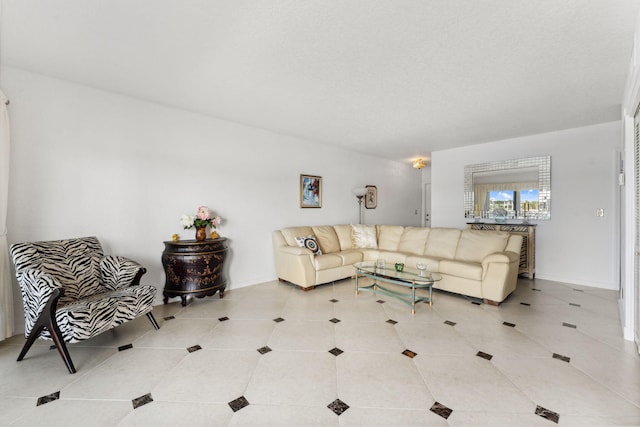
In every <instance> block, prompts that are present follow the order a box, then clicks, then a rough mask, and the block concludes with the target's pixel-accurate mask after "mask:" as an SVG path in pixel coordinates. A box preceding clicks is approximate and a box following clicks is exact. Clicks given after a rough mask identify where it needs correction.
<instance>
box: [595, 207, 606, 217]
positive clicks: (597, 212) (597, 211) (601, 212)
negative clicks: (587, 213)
mask: <svg viewBox="0 0 640 427" xmlns="http://www.w3.org/2000/svg"><path fill="white" fill-rule="evenodd" d="M596 216H604V209H602V208H600V209H596Z"/></svg>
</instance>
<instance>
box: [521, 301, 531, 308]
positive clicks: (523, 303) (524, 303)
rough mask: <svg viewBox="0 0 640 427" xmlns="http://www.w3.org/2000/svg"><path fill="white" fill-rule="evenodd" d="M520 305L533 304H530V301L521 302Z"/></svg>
mask: <svg viewBox="0 0 640 427" xmlns="http://www.w3.org/2000/svg"><path fill="white" fill-rule="evenodd" d="M520 305H526V306H527V307H529V306H530V305H531V304H529V303H528V302H521V303H520Z"/></svg>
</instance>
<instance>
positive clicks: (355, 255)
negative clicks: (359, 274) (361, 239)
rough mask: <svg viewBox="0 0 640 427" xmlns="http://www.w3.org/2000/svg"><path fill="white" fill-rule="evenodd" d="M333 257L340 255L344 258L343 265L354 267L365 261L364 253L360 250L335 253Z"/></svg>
mask: <svg viewBox="0 0 640 427" xmlns="http://www.w3.org/2000/svg"><path fill="white" fill-rule="evenodd" d="M332 255H338V256H339V257H340V258H342V265H353V264H354V263H356V262H360V261H362V259H363V256H362V251H360V250H358V249H349V250H346V251H340V252H335V253H333V254H332Z"/></svg>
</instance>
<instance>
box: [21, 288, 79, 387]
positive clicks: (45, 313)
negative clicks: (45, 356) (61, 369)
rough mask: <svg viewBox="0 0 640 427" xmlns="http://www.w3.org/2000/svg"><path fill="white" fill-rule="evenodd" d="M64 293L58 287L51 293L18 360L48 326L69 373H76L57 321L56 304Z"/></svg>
mask: <svg viewBox="0 0 640 427" xmlns="http://www.w3.org/2000/svg"><path fill="white" fill-rule="evenodd" d="M62 295H64V290H63V289H60V288H58V289H56V290H55V291H53V293H52V294H51V297H50V298H49V301H47V305H45V307H44V309H43V310H42V313H40V317H38V320H36V323H35V324H34V325H33V328H31V333H30V334H29V336H28V337H27V342H26V343H25V344H24V347H22V351H21V352H20V355H19V356H18V362H19V361H21V360H22V359H24V356H26V355H27V352H28V351H29V349H30V348H31V346H32V345H33V343H34V342H35V341H36V339H37V338H38V337H39V336H40V334H41V333H42V330H43V329H44V328H47V330H48V331H49V335H51V339H52V340H53V342H54V344H55V345H56V348H57V349H58V353H60V356H61V357H62V360H63V361H64V364H65V365H66V366H67V369H68V370H69V373H70V374H75V373H76V368H75V366H73V361H72V360H71V356H70V355H69V351H68V350H67V345H66V344H65V342H64V338H63V336H62V332H60V328H58V322H56V306H57V305H58V300H59V299H60V297H61V296H62Z"/></svg>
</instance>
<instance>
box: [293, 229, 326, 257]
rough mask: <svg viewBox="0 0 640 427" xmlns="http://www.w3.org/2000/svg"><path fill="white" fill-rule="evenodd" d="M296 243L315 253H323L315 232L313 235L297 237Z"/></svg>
mask: <svg viewBox="0 0 640 427" xmlns="http://www.w3.org/2000/svg"><path fill="white" fill-rule="evenodd" d="M296 243H298V246H300V247H301V248H307V249H309V250H310V251H311V252H313V254H314V255H322V251H321V250H320V245H318V240H317V239H316V236H314V235H313V234H312V235H311V236H304V237H296Z"/></svg>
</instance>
